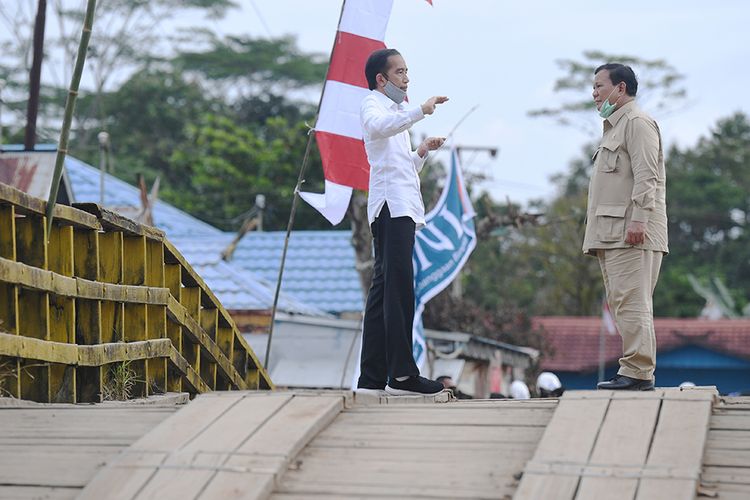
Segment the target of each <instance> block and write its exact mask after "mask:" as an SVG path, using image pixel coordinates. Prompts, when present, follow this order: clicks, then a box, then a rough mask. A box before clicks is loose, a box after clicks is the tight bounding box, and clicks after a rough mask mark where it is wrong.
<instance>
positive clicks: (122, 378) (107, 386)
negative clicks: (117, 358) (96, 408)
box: [102, 361, 143, 401]
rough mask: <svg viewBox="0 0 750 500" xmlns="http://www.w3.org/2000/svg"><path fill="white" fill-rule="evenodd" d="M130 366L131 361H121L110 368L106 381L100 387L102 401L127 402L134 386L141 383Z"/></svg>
mask: <svg viewBox="0 0 750 500" xmlns="http://www.w3.org/2000/svg"><path fill="white" fill-rule="evenodd" d="M130 365H131V361H123V362H122V363H113V364H112V365H111V366H110V368H109V373H108V376H107V380H106V381H105V382H104V384H103V385H102V399H103V400H104V401H127V400H128V399H130V398H131V397H132V395H133V389H134V388H135V385H136V384H137V383H138V382H143V381H142V380H139V379H138V376H137V374H136V373H135V370H133V368H131V366H130Z"/></svg>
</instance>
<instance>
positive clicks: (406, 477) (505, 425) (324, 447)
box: [271, 398, 557, 500]
mask: <svg viewBox="0 0 750 500" xmlns="http://www.w3.org/2000/svg"><path fill="white" fill-rule="evenodd" d="M385 402H388V404H380V405H370V406H360V405H354V406H353V407H351V408H346V409H344V410H343V411H342V412H341V413H340V414H339V415H338V417H336V419H335V420H334V421H333V422H332V423H331V425H329V426H328V427H327V428H326V429H324V430H323V431H322V432H320V434H318V435H317V436H316V437H315V438H314V439H313V440H312V441H311V442H310V443H309V444H308V445H307V446H306V447H305V448H304V450H302V452H301V453H300V454H299V455H298V456H297V458H296V459H295V460H294V461H293V463H292V464H291V466H290V468H289V470H288V471H287V472H286V474H284V475H283V477H282V478H281V480H280V481H279V483H278V485H277V487H276V489H275V490H274V494H273V495H272V496H271V498H272V499H274V500H297V499H302V498H317V499H320V498H330V499H355V498H367V499H373V498H419V499H426V498H439V499H447V498H451V499H460V498H492V499H498V498H509V496H510V495H511V494H512V492H513V491H514V490H515V487H516V484H517V479H516V477H517V476H518V474H519V473H520V472H521V471H522V470H523V467H524V464H525V463H526V461H527V460H528V459H529V458H531V456H532V455H533V453H534V449H535V448H536V445H537V443H538V442H539V439H540V438H541V436H542V434H543V432H544V428H545V426H546V425H547V423H548V422H549V420H550V418H551V417H552V414H553V412H554V409H555V406H556V405H557V401H556V400H531V401H510V400H489V401H453V402H450V403H447V404H434V403H431V402H427V404H424V403H422V404H419V403H412V402H409V401H408V400H405V399H401V398H387V400H386V401H385ZM396 403H399V404H396Z"/></svg>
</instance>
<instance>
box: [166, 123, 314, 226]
mask: <svg viewBox="0 0 750 500" xmlns="http://www.w3.org/2000/svg"><path fill="white" fill-rule="evenodd" d="M306 132H307V129H306V127H305V125H304V124H303V123H297V124H290V123H288V122H287V121H286V120H285V119H284V118H269V119H268V120H267V121H266V124H265V127H263V128H262V132H260V133H259V132H257V131H255V130H253V129H251V128H248V127H244V126H242V125H239V124H237V123H236V122H234V121H233V120H232V119H231V118H229V117H227V116H217V115H212V114H207V115H204V116H203V117H202V118H201V119H200V121H199V123H197V124H191V125H189V126H188V127H187V138H186V140H185V142H183V143H181V144H180V145H179V147H178V148H176V149H175V150H174V152H173V153H172V155H171V157H170V158H169V167H168V168H169V171H170V172H173V173H174V174H175V175H177V174H178V173H179V177H180V180H179V181H177V180H174V181H173V182H170V183H167V185H166V187H165V188H164V189H163V191H162V193H163V194H162V197H163V198H164V199H165V200H167V201H169V202H171V203H174V204H175V205H176V206H178V207H181V208H183V209H184V210H186V211H188V212H190V213H191V214H193V215H195V216H196V217H198V218H200V219H203V220H205V221H206V222H208V223H210V224H212V225H214V226H217V227H219V228H222V229H227V230H232V229H236V228H237V227H239V226H240V224H241V223H242V219H243V215H244V214H245V213H246V212H247V211H249V210H250V209H251V208H252V207H253V203H254V200H255V195H257V194H263V195H265V196H266V206H267V207H268V208H267V212H266V213H265V215H264V227H266V228H267V229H269V230H280V229H282V228H284V227H286V222H287V218H288V216H289V210H290V209H291V203H292V199H293V193H294V186H295V183H294V182H293V179H294V178H295V177H296V175H297V172H298V169H299V161H300V157H301V154H302V151H303V150H304V147H305V143H306V140H307V134H306ZM311 162H312V163H313V165H317V168H311V169H310V170H311V171H313V174H312V177H311V178H309V179H308V183H309V184H310V186H311V189H322V185H323V180H322V177H321V176H320V175H319V174H318V176H316V174H315V172H322V168H321V167H320V157H319V155H318V154H317V152H314V153H313V154H312V155H311ZM297 220H298V221H299V224H298V225H299V226H300V227H305V228H318V227H325V226H324V222H325V221H323V220H321V218H320V216H319V215H318V214H317V212H315V211H314V210H313V209H312V208H310V207H307V206H303V205H300V208H299V212H298V214H297Z"/></svg>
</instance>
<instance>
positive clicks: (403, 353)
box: [357, 203, 419, 389]
mask: <svg viewBox="0 0 750 500" xmlns="http://www.w3.org/2000/svg"><path fill="white" fill-rule="evenodd" d="M371 229H372V237H373V245H374V246H375V265H374V269H373V275H372V285H371V286H370V292H369V293H368V295H367V305H366V307H365V319H364V330H363V332H362V360H361V363H360V375H359V382H358V384H357V386H358V387H365V388H368V389H382V388H383V387H385V385H386V382H387V381H388V378H395V377H405V376H415V375H419V368H417V364H416V363H415V362H414V356H413V354H412V326H413V322H414V267H413V265H412V254H413V253H414V231H415V224H414V221H413V220H412V219H411V218H410V217H396V218H391V214H390V211H389V210H388V204H387V203H386V204H385V205H384V206H383V209H382V210H381V211H380V215H378V217H377V218H376V219H375V221H374V222H373V223H372V225H371Z"/></svg>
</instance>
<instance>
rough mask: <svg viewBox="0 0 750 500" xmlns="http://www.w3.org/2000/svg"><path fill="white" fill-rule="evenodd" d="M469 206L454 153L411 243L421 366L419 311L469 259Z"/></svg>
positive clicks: (417, 357)
mask: <svg viewBox="0 0 750 500" xmlns="http://www.w3.org/2000/svg"><path fill="white" fill-rule="evenodd" d="M474 215H475V213H474V209H473V208H472V206H471V200H469V195H468V192H467V191H466V185H465V184H464V179H463V175H462V174H461V169H460V168H459V164H458V155H457V153H456V151H455V150H453V151H452V154H451V167H450V172H449V175H448V179H447V182H446V184H445V187H444V188H443V192H442V194H441V195H440V199H439V200H438V202H437V204H436V205H435V208H433V209H432V210H431V211H430V213H428V214H427V215H426V217H425V227H423V228H422V230H420V231H417V234H416V238H415V241H414V256H413V262H414V298H415V311H414V327H413V334H414V348H413V353H414V360H415V361H416V362H417V366H419V367H420V369H421V368H422V366H423V365H424V362H425V359H426V354H427V349H426V343H425V338H424V328H423V326H422V311H423V310H424V306H425V304H426V303H427V301H429V300H430V299H431V298H432V297H434V296H435V295H437V294H438V293H440V292H442V291H443V290H445V288H446V287H447V286H448V285H449V284H450V283H451V281H453V279H454V278H455V277H456V275H457V274H458V272H459V271H460V270H461V268H462V267H463V265H464V263H465V262H466V260H467V259H468V258H469V255H470V254H471V252H472V250H474V247H475V246H476V243H477V237H476V233H475V230H474Z"/></svg>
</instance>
